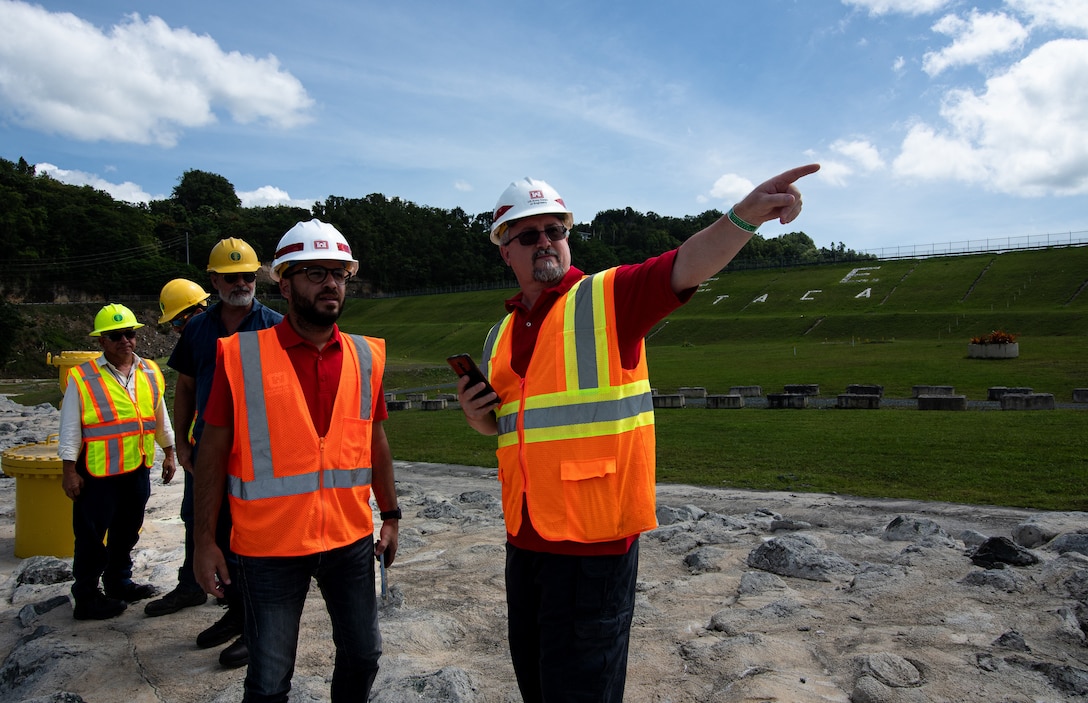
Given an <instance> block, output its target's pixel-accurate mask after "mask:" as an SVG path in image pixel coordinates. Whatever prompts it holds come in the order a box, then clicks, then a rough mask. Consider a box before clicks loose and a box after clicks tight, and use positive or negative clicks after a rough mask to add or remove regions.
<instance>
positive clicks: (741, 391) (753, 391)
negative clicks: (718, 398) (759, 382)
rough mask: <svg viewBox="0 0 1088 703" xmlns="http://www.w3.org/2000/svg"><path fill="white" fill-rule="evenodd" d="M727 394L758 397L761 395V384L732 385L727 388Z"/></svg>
mask: <svg viewBox="0 0 1088 703" xmlns="http://www.w3.org/2000/svg"><path fill="white" fill-rule="evenodd" d="M729 395H739V396H743V397H745V398H758V397H760V396H761V395H763V386H733V387H732V388H730V389H729Z"/></svg>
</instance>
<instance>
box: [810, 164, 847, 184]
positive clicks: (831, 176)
mask: <svg viewBox="0 0 1088 703" xmlns="http://www.w3.org/2000/svg"><path fill="white" fill-rule="evenodd" d="M853 174H854V169H853V168H851V167H850V166H849V165H848V164H844V163H843V162H842V161H835V160H834V159H821V160H820V170H819V171H817V172H816V175H815V176H814V178H816V179H818V180H821V181H823V182H824V183H827V184H829V185H833V186H835V187H837V188H844V187H846V182H847V177H848V176H852V175H853Z"/></svg>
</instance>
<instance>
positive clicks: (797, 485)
mask: <svg viewBox="0 0 1088 703" xmlns="http://www.w3.org/2000/svg"><path fill="white" fill-rule="evenodd" d="M575 259H576V260H577V252H575ZM1086 288H1088V247H1074V248H1066V249H1055V250H1043V251H1022V252H1014V253H1006V254H986V255H976V256H963V257H948V258H941V259H925V260H903V261H878V262H865V263H863V264H857V263H853V264H841V265H828V266H820V267H810V268H796V269H775V270H759V271H743V272H735V273H729V272H726V273H722V274H720V275H719V276H717V277H716V278H715V279H713V280H711V281H709V282H708V283H707V284H706V285H705V286H703V288H701V289H700V291H699V292H697V293H696V294H695V295H694V296H693V299H692V300H691V301H690V302H689V303H688V304H687V305H685V306H683V307H682V308H680V309H679V310H678V311H677V312H676V313H674V314H673V315H672V316H671V317H670V318H669V319H668V320H667V321H665V322H663V323H662V324H661V325H659V326H658V327H657V328H656V329H654V330H653V331H652V332H651V334H650V335H648V338H647V355H648V359H649V364H650V381H651V384H652V385H653V386H654V387H655V388H657V389H658V390H659V391H661V392H673V391H675V390H676V389H677V388H679V387H681V386H701V387H704V388H706V389H707V390H708V391H709V392H711V393H724V392H727V391H728V390H729V388H731V387H732V386H751V385H758V386H761V387H762V389H763V392H764V393H768V392H775V391H780V390H782V386H784V385H786V384H797V383H805V384H818V385H819V386H820V392H821V395H822V396H823V397H825V398H826V397H834V396H835V395H837V394H839V393H842V392H844V390H845V388H846V386H847V385H849V384H855V383H861V384H878V385H882V386H883V387H884V393H885V397H886V398H910V397H911V395H912V388H913V386H915V385H949V386H953V387H954V388H955V391H956V392H957V393H960V394H964V395H966V396H967V397H968V399H969V400H985V399H986V398H987V392H988V389H989V388H990V387H992V386H1007V387H1027V388H1032V389H1033V390H1034V391H1036V392H1040V393H1053V394H1054V396H1055V399H1056V400H1057V402H1058V403H1062V404H1068V403H1069V402H1070V400H1071V396H1072V391H1073V389H1075V388H1088V291H1086ZM514 292H515V291H513V290H492V291H480V292H472V293H457V294H449V295H432V296H419V297H406V298H391V299H367V300H351V301H349V302H348V305H347V307H346V311H345V314H344V316H343V317H342V318H341V326H342V327H343V328H344V329H345V330H347V331H350V332H357V333H362V334H368V335H372V336H376V337H383V338H385V339H386V341H387V345H388V350H389V360H388V369H387V374H386V379H385V386H386V390H387V391H399V392H403V391H405V390H407V389H431V390H435V389H442V390H449V389H450V388H451V387H452V385H453V382H454V380H455V379H454V377H453V375H452V372H450V370H449V368H448V367H447V366H446V364H445V361H444V360H445V358H446V356H448V355H450V354H454V353H458V352H469V353H471V354H472V355H473V356H474V357H476V358H477V359H478V358H479V350H480V348H481V345H482V343H483V339H484V336H485V335H486V334H487V331H488V329H490V327H491V325H492V324H494V323H495V322H496V321H497V320H499V319H500V318H501V317H502V316H503V315H504V314H505V310H504V307H503V301H504V300H505V298H507V297H509V296H511V295H513V293H514ZM995 329H1002V330H1005V331H1008V332H1012V333H1015V334H1017V335H1018V336H1019V343H1020V357H1019V358H1016V359H1008V360H980V359H968V358H967V343H968V342H969V340H970V338H971V337H973V336H977V335H981V334H985V333H988V332H990V331H991V330H995ZM56 351H59V350H56ZM56 399H59V393H58V392H57V391H56V390H51V391H50V390H49V389H44V390H43V389H39V390H38V391H36V394H35V395H30V396H26V399H17V400H19V402H29V403H30V404H34V403H37V402H55V400H56ZM657 423H658V432H657V435H658V456H659V466H658V475H659V479H660V480H661V481H666V482H676V483H690V484H701V485H710V486H729V487H736V488H750V489H760V490H765V489H775V490H793V491H821V492H824V491H833V492H838V493H846V494H852V495H858V496H871V497H889V498H915V499H929V500H946V501H955V502H964V503H973V504H997V505H1009V506H1020V507H1032V508H1044V509H1054V510H1058V509H1061V510H1088V450H1086V449H1085V438H1088V406H1067V407H1066V408H1062V409H1058V410H1055V411H1035V412H1001V411H994V412H988V411H987V412H983V411H974V410H971V411H967V412H920V411H917V410H915V409H906V408H897V409H892V408H890V407H882V408H881V409H880V410H876V411H872V410H868V411H864V410H852V411H846V410H818V409H809V410H803V411H789V410H784V411H783V410H775V411H772V410H765V409H756V408H745V409H743V410H734V411H709V410H705V409H701V408H686V409H682V410H662V411H659V412H658V413H657ZM387 427H388V431H389V435H390V439H391V442H392V447H393V453H394V456H395V457H396V458H397V459H401V460H410V461H430V462H439V463H457V464H469V465H479V466H495V456H494V448H495V444H494V438H490V437H481V436H479V435H477V434H476V433H475V432H473V431H472V430H471V429H469V428H468V426H467V425H466V424H465V422H464V420H463V418H462V416H461V414H460V413H459V412H457V411H447V412H421V411H414V410H410V411H405V412H396V413H393V414H392V415H391V416H390V419H389V421H388V425H387Z"/></svg>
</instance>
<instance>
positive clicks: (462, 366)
mask: <svg viewBox="0 0 1088 703" xmlns="http://www.w3.org/2000/svg"><path fill="white" fill-rule="evenodd" d="M446 362H447V363H449V365H450V368H452V369H453V371H454V373H456V374H457V375H458V376H459V377H460V376H468V384H469V385H470V386H475V385H476V384H477V383H482V384H484V389H483V390H482V391H480V392H479V393H477V394H476V395H475V396H473V397H472V399H473V400H476V399H477V398H482V397H483V396H485V395H487V394H488V393H495V389H494V388H492V387H491V384H490V383H488V382H487V379H486V378H484V373H483V371H480V367H479V366H477V365H476V362H475V361H473V360H472V357H471V356H469V355H468V354H454V355H453V356H451V357H448V358H447V359H446ZM500 400H501V399H500V398H499V394H498V393H495V400H494V401H492V402H493V403H498V402H499V401H500Z"/></svg>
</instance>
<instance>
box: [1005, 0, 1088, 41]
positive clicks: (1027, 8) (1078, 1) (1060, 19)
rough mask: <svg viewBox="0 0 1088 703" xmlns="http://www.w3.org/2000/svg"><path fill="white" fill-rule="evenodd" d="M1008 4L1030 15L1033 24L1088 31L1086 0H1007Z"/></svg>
mask: <svg viewBox="0 0 1088 703" xmlns="http://www.w3.org/2000/svg"><path fill="white" fill-rule="evenodd" d="M1006 4H1007V5H1008V6H1009V7H1011V8H1013V9H1014V10H1017V11H1018V12H1021V13H1023V14H1025V15H1027V16H1028V17H1030V18H1031V20H1032V24H1035V25H1041V26H1049V27H1057V28H1058V29H1078V30H1080V31H1082V32H1086V33H1088V12H1085V8H1084V0H1006Z"/></svg>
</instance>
